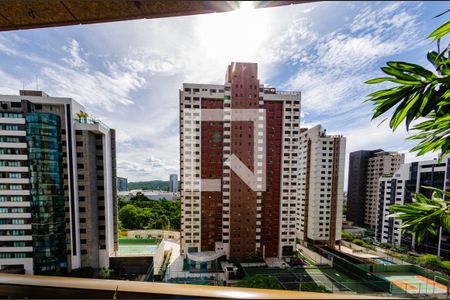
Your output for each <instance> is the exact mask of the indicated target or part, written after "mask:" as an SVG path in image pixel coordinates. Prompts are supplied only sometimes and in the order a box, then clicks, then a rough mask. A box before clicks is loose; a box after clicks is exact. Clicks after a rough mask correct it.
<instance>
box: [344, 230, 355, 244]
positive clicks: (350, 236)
mask: <svg viewBox="0 0 450 300" xmlns="http://www.w3.org/2000/svg"><path fill="white" fill-rule="evenodd" d="M342 239H344V240H346V241H349V242H351V241H353V240H354V239H356V236H355V235H354V234H353V233H351V232H349V231H347V230H342Z"/></svg>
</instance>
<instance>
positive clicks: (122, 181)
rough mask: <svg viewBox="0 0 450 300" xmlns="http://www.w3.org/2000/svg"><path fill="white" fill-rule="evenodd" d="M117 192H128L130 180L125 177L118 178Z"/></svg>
mask: <svg viewBox="0 0 450 300" xmlns="http://www.w3.org/2000/svg"><path fill="white" fill-rule="evenodd" d="M117 190H118V191H119V192H126V191H128V180H127V179H126V178H124V177H117Z"/></svg>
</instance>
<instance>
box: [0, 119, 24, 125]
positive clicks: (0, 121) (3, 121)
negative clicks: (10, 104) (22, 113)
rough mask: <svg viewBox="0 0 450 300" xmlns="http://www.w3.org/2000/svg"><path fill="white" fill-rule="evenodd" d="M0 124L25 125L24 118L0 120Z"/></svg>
mask: <svg viewBox="0 0 450 300" xmlns="http://www.w3.org/2000/svg"><path fill="white" fill-rule="evenodd" d="M0 124H25V118H0Z"/></svg>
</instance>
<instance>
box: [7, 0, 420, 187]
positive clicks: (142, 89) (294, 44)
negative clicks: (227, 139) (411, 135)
mask: <svg viewBox="0 0 450 300" xmlns="http://www.w3.org/2000/svg"><path fill="white" fill-rule="evenodd" d="M342 5H344V4H342ZM380 5H381V4H380ZM383 5H384V4H383ZM383 5H381V8H380V9H378V8H377V9H371V8H370V7H369V8H367V9H366V10H364V11H361V10H360V9H358V13H357V16H356V17H354V18H353V14H354V13H348V16H351V17H350V18H349V19H348V21H345V20H344V17H346V16H347V15H345V16H343V17H342V19H339V20H338V21H339V22H340V23H336V24H330V23H328V21H329V19H330V18H329V17H328V16H329V15H330V13H331V12H333V13H334V12H336V13H339V12H341V13H342V10H347V9H348V6H347V5H346V4H345V5H344V8H339V6H338V5H334V4H332V3H326V2H324V3H314V4H302V5H294V6H287V7H279V8H271V9H258V10H252V11H249V12H234V13H227V14H212V15H203V16H189V17H177V18H170V19H153V20H141V21H131V22H118V23H110V24H99V25H95V26H81V29H80V27H66V28H61V29H57V30H56V29H55V30H53V29H52V30H48V31H42V35H41V36H39V41H40V40H42V39H43V38H47V41H48V42H49V43H48V44H49V45H50V42H53V43H54V45H58V46H56V47H54V49H56V50H54V51H56V52H49V53H50V54H47V53H39V52H38V50H39V49H41V50H42V49H44V48H39V47H44V45H41V44H40V43H39V41H38V40H37V38H34V37H30V36H28V39H27V40H25V39H23V38H22V37H21V36H22V34H21V33H19V34H18V35H16V36H13V35H3V36H0V58H2V55H3V57H7V58H8V59H14V60H17V61H20V62H21V63H20V64H22V65H23V66H24V68H23V70H22V71H21V72H25V71H29V67H30V66H36V70H37V71H36V72H37V73H38V74H39V81H40V83H41V84H40V85H41V86H42V89H43V90H45V91H46V92H48V93H49V94H50V95H54V96H69V97H73V98H75V99H76V100H77V101H79V102H81V103H83V104H84V105H86V106H87V108H88V110H89V111H90V112H92V115H94V116H97V117H99V118H100V119H101V120H102V121H104V122H105V123H106V124H108V125H109V126H111V127H112V128H116V129H117V141H118V145H117V149H118V151H117V156H118V172H119V175H121V176H125V177H128V178H129V179H130V180H131V181H133V180H150V179H165V178H167V177H168V174H170V173H174V172H175V173H177V172H178V164H179V139H178V89H179V88H181V84H182V83H183V82H199V83H223V81H224V75H225V71H226V66H227V64H229V63H230V62H231V61H254V62H258V63H259V77H260V80H261V83H267V82H271V81H272V80H274V79H277V80H276V83H277V85H278V87H280V86H281V88H286V89H291V90H302V92H303V94H302V114H303V115H302V119H303V117H304V118H305V119H308V123H311V124H312V123H313V122H315V121H316V120H317V118H318V117H317V114H318V113H320V118H322V119H327V118H328V119H330V120H331V119H334V120H335V124H336V127H335V128H327V129H328V131H329V132H332V131H336V132H342V133H344V134H346V135H347V134H348V137H349V147H350V148H349V149H356V148H355V147H366V146H367V147H369V146H370V145H374V143H378V142H380V143H384V142H386V143H384V144H383V145H388V144H387V143H389V142H390V141H391V142H392V143H394V144H393V145H397V144H398V141H400V140H401V138H402V137H399V136H397V138H394V139H391V138H387V139H385V138H384V137H385V136H384V135H387V134H388V133H389V132H388V131H387V130H385V129H383V130H381V129H379V128H378V129H377V128H375V129H373V130H374V133H371V134H370V135H368V134H367V132H365V131H363V129H364V126H366V128H365V129H368V128H370V130H371V131H372V127H367V123H365V122H362V121H359V119H361V118H362V116H363V115H364V113H363V112H361V111H359V110H358V111H355V112H354V113H352V109H355V108H358V107H359V106H360V103H361V101H362V98H363V97H364V95H365V92H364V88H365V87H364V88H361V86H363V84H362V82H363V81H364V80H366V79H367V78H370V76H369V75H368V74H372V72H373V68H372V67H373V64H374V63H375V62H376V61H378V60H379V59H380V58H384V57H387V56H389V55H392V54H397V53H401V52H402V51H404V50H405V49H406V48H407V47H409V46H410V44H411V43H413V42H414V41H415V39H414V32H415V30H416V29H417V20H416V16H415V15H413V14H412V13H411V12H410V11H408V10H406V9H405V8H403V7H404V5H403V4H401V3H400V4H396V3H388V4H386V5H384V6H383ZM395 6H397V7H395ZM346 13H347V12H346ZM242 14H246V15H244V16H243V15H242ZM333 15H334V14H333ZM364 21H367V22H366V23H364ZM324 24H325V25H324ZM336 28H338V29H336ZM405 28H410V30H405ZM56 31H57V32H58V34H54V33H55V32H56ZM23 36H25V35H23ZM74 36H76V39H75V38H74ZM62 39H64V40H65V41H69V42H68V43H66V44H65V45H64V46H63V47H62V50H61V46H60V45H61V40H62ZM408 39H409V41H408ZM405 40H406V43H404V44H402V42H404V41H405ZM33 43H35V44H34V45H35V46H36V47H35V48H32V47H30V45H33ZM45 47H47V46H45ZM48 47H49V48H51V47H50V46H48ZM49 48H45V50H48V49H49ZM24 49H25V50H24ZM55 57H56V59H55ZM0 66H1V70H2V71H3V73H2V72H0V92H2V93H3V91H5V90H2V88H3V89H4V87H3V86H5V87H14V88H20V87H21V83H20V81H18V80H16V79H14V78H15V77H16V76H15V75H14V76H12V75H11V73H10V72H9V71H8V70H7V68H6V67H5V66H3V65H2V63H1V62H0ZM285 67H286V68H285ZM23 74H25V73H23ZM32 77H34V74H33V75H32ZM131 104H132V105H131ZM344 114H347V117H345V116H344ZM348 116H351V118H353V119H351V120H352V121H353V122H354V123H351V124H353V125H354V127H355V128H353V129H354V130H353V131H350V130H347V131H341V129H342V128H343V127H345V126H344V125H347V127H348V126H350V124H349V123H350V122H349V119H348V118H349V117H348ZM346 118H347V119H346ZM355 120H358V122H356V121H355ZM330 124H331V121H330ZM339 124H343V125H342V126H340V125H339ZM303 125H304V122H303V121H302V126H303ZM333 125H334V124H333ZM370 126H372V125H370ZM368 136H370V137H371V138H372V142H371V141H370V140H369V139H368V138H367V137H368ZM350 139H351V140H352V141H350ZM353 139H357V141H356V142H353ZM358 143H359V144H358ZM402 145H403V144H401V145H400V146H402ZM404 149H406V146H405V147H404Z"/></svg>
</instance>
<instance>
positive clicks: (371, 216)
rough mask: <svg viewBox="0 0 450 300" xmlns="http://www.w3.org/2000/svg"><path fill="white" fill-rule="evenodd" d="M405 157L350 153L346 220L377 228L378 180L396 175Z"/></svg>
mask: <svg viewBox="0 0 450 300" xmlns="http://www.w3.org/2000/svg"><path fill="white" fill-rule="evenodd" d="M404 159H405V158H404V154H400V153H397V152H386V151H383V150H381V149H377V150H361V151H355V152H351V153H350V162H349V175H348V200H347V220H348V221H352V222H354V223H355V224H358V225H368V226H371V227H373V228H375V227H376V226H377V220H378V218H377V212H378V179H379V178H380V177H381V176H383V175H391V174H393V173H394V172H395V171H396V170H398V168H399V167H400V165H401V164H402V163H403V162H404Z"/></svg>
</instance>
